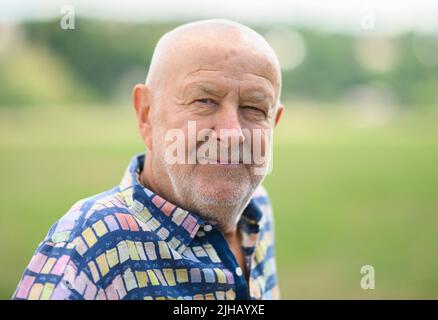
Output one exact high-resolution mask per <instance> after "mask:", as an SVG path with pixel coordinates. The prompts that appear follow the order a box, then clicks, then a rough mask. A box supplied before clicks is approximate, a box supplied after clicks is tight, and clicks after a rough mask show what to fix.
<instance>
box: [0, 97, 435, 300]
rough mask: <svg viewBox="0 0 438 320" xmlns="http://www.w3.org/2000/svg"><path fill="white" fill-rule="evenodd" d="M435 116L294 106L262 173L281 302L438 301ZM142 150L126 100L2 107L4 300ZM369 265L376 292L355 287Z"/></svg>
mask: <svg viewBox="0 0 438 320" xmlns="http://www.w3.org/2000/svg"><path fill="white" fill-rule="evenodd" d="M325 110H327V111H325ZM328 110H330V111H328ZM437 120H438V112H437V111H434V110H429V111H417V112H415V113H413V112H401V113H399V114H398V115H397V116H396V117H395V118H394V119H393V120H392V121H390V122H389V123H386V124H383V125H376V126H360V125H358V124H354V123H353V122H351V121H350V120H348V118H347V117H345V114H344V113H343V112H342V109H341V108H325V107H324V106H316V107H315V106H294V105H293V106H291V107H289V108H288V110H287V112H286V114H285V115H284V118H283V119H282V121H281V122H280V124H279V126H278V128H277V129H276V131H275V147H274V152H275V153H274V164H273V171H272V173H271V174H270V175H269V176H268V177H267V178H266V180H265V186H266V188H267V189H268V192H269V193H270V196H271V200H272V202H273V206H274V212H275V219H276V236H277V264H278V271H279V279H280V286H281V291H282V297H283V298H288V299H303V298H316V299H321V298H326V299H337V298H346V299H352V298H359V299H379V298H384V299H387V298H401V299H404V298H438V272H437V271H438V254H437V252H438V251H437V245H438V232H437V227H438V215H437V213H438V210H437V209H438V126H437V123H438V122H437ZM143 149H144V148H143V145H142V143H141V140H140V138H139V135H138V133H137V129H136V124H135V119H134V113H133V111H132V110H131V109H130V108H128V107H123V108H108V107H96V106H74V107H70V108H37V107H36V108H31V109H26V108H23V109H19V108H18V109H17V108H14V109H12V108H11V109H9V108H2V109H0V154H1V157H0V177H1V182H2V183H1V185H0V196H1V199H0V212H1V215H0V240H1V241H0V298H2V299H9V298H10V297H11V295H12V293H13V291H14V290H15V287H16V286H17V284H18V282H19V279H20V277H21V274H22V272H23V270H24V268H25V266H26V265H27V264H28V262H29V260H30V258H31V256H32V254H33V252H34V250H35V249H36V247H37V245H38V243H39V242H40V241H41V240H42V239H43V238H44V236H45V235H46V233H47V231H48V229H49V227H50V226H51V225H52V224H53V223H54V222H55V221H56V220H57V219H59V217H61V216H62V215H63V214H64V213H65V212H66V211H67V210H68V209H69V208H70V206H71V205H72V204H73V203H74V202H76V201H77V200H79V199H80V198H84V197H87V196H89V195H92V194H96V193H98V192H101V191H103V190H107V189H109V188H111V187H112V186H114V185H116V184H118V183H119V180H120V179H121V177H122V174H123V172H124V170H125V168H126V166H127V165H128V163H129V160H130V159H131V157H132V156H133V155H134V154H136V153H139V152H142V150H143ZM367 264H370V265H372V266H374V268H375V274H376V288H375V289H374V290H362V289H361V288H360V279H361V276H362V275H361V273H360V268H361V266H363V265H367Z"/></svg>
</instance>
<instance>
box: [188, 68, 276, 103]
mask: <svg viewBox="0 0 438 320" xmlns="http://www.w3.org/2000/svg"><path fill="white" fill-rule="evenodd" d="M180 89H181V90H182V92H183V93H190V92H193V91H198V92H204V93H208V94H211V95H214V96H223V95H225V94H226V92H227V91H229V90H233V89H238V90H239V92H240V93H241V94H242V95H251V96H252V97H260V98H262V97H263V98H270V97H273V96H274V95H275V89H274V86H273V84H272V83H271V82H270V80H269V79H266V78H265V77H262V76H258V75H254V74H251V73H240V74H239V73H236V74H233V75H230V74H228V73H226V72H223V71H222V70H211V69H199V70H196V71H194V72H191V73H189V74H188V75H187V76H186V77H184V79H183V81H182V82H181V84H180Z"/></svg>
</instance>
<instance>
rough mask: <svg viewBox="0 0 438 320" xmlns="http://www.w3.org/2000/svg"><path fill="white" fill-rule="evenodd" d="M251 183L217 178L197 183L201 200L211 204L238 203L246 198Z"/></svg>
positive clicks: (197, 191)
mask: <svg viewBox="0 0 438 320" xmlns="http://www.w3.org/2000/svg"><path fill="white" fill-rule="evenodd" d="M249 187H250V185H249V183H248V182H245V181H230V180H228V181H227V180H226V179H225V178H224V179H217V180H215V181H208V182H205V183H200V184H198V185H196V189H197V190H196V193H197V194H198V197H200V201H202V202H204V203H209V204H211V205H237V204H239V203H241V202H242V201H244V200H245V198H246V197H247V195H248V192H249Z"/></svg>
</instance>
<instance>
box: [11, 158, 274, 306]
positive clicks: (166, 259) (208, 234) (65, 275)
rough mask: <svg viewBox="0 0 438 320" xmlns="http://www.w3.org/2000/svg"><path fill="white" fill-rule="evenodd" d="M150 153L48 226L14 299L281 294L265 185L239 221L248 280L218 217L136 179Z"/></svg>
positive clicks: (223, 297) (224, 297) (268, 296)
mask: <svg viewBox="0 0 438 320" xmlns="http://www.w3.org/2000/svg"><path fill="white" fill-rule="evenodd" d="M144 159H145V154H139V155H136V156H135V157H133V158H132V160H131V162H130V164H129V166H128V168H127V169H126V171H125V174H124V176H123V178H122V181H121V183H120V184H119V185H118V186H116V187H114V188H112V189H110V190H108V191H105V192H102V193H100V194H97V195H94V196H92V197H89V198H86V199H82V200H80V201H78V202H77V203H76V204H74V205H73V206H72V208H71V209H70V210H69V211H68V212H67V213H66V214H64V216H63V217H62V218H60V219H59V220H58V221H57V222H56V223H55V224H54V225H53V226H52V227H51V228H50V230H49V232H48V234H47V236H46V238H45V239H44V240H43V241H42V242H41V243H40V245H39V246H38V248H37V250H36V252H35V254H34V255H33V256H32V258H31V260H30V262H29V264H28V266H27V268H26V269H25V271H24V274H23V276H22V278H21V280H20V283H19V284H18V287H17V289H16V291H15V293H14V295H13V299H29V300H48V299H52V300H62V299H72V300H73V299H75V300H77V299H86V300H92V299H96V300H119V299H146V300H150V299H158V300H162V299H180V300H204V299H219V300H229V299H248V300H249V299H277V298H279V290H278V284H277V276H276V264H275V252H274V232H273V219H272V210H271V206H270V203H269V200H268V198H267V195H266V192H265V190H264V189H263V188H262V187H259V188H258V189H257V190H256V192H255V193H254V195H253V197H252V198H251V201H250V202H249V204H248V206H247V207H246V208H245V210H244V212H243V214H242V217H241V219H240V221H239V228H240V230H241V232H242V247H243V251H244V254H245V256H246V263H247V264H246V269H247V270H249V281H247V280H246V279H245V276H244V275H242V272H241V270H239V267H238V264H237V262H236V260H235V258H234V256H233V254H232V253H231V250H230V248H229V246H228V244H227V242H226V240H225V238H224V237H223V235H222V233H221V231H220V230H219V229H218V228H217V224H216V223H215V222H214V221H206V220H204V219H203V218H202V217H200V216H199V215H196V214H194V213H192V212H189V211H186V210H184V209H183V208H179V207H177V206H175V205H174V204H172V203H170V202H168V201H167V200H165V199H164V198H162V197H160V196H159V195H157V194H154V193H153V192H152V191H150V190H149V189H147V188H145V187H144V186H143V185H141V184H140V182H139V175H140V172H141V170H142V169H143V164H144ZM206 226H207V227H206Z"/></svg>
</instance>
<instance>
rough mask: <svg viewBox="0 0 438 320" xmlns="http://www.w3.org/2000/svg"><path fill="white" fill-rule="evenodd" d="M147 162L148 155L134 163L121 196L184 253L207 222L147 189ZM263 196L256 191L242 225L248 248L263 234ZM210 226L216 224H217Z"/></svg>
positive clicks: (159, 233)
mask: <svg viewBox="0 0 438 320" xmlns="http://www.w3.org/2000/svg"><path fill="white" fill-rule="evenodd" d="M144 160H145V154H144V153H141V154H138V155H136V156H134V157H133V158H132V159H131V161H130V164H129V166H128V168H127V169H126V171H125V173H124V175H123V178H122V180H121V182H120V185H119V189H120V192H121V193H122V196H123V198H124V201H125V202H126V204H127V206H128V209H129V211H130V212H131V214H133V215H134V216H135V217H137V219H139V220H140V221H142V222H143V223H145V224H146V226H147V227H148V229H150V230H152V231H154V232H156V234H157V235H158V237H159V238H160V239H161V240H163V241H166V242H167V244H168V245H169V246H170V247H171V248H173V249H174V250H176V251H177V252H179V253H182V252H183V251H184V250H185V249H186V247H187V246H189V244H190V242H191V240H192V239H193V238H194V237H195V235H196V233H197V232H198V230H199V228H200V227H201V226H203V225H205V224H206V223H207V221H206V220H204V219H203V218H202V217H200V216H199V215H197V214H195V213H192V212H189V211H187V210H184V209H182V208H180V207H177V206H176V205H174V204H172V203H171V202H169V201H167V200H166V199H164V198H162V197H160V196H159V195H157V194H155V193H154V192H152V191H151V190H149V189H148V188H146V187H144V186H143V185H142V184H141V183H140V179H139V178H140V173H141V171H142V170H143V165H144ZM262 192H263V191H261V190H260V188H259V189H257V190H256V192H255V193H254V196H253V198H252V199H251V200H250V202H249V203H248V205H247V207H246V208H245V210H244V212H243V214H242V217H241V219H240V221H239V226H240V227H241V229H242V231H243V232H242V233H243V242H244V245H245V246H247V247H253V246H255V241H256V239H257V235H258V233H259V229H260V228H259V224H260V221H261V219H262V217H263V212H262V210H261V207H260V206H261V205H263V204H262V203H259V201H260V200H259V199H260V196H261V193H262ZM208 223H209V224H216V222H214V221H208ZM245 243H246V244H245Z"/></svg>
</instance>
